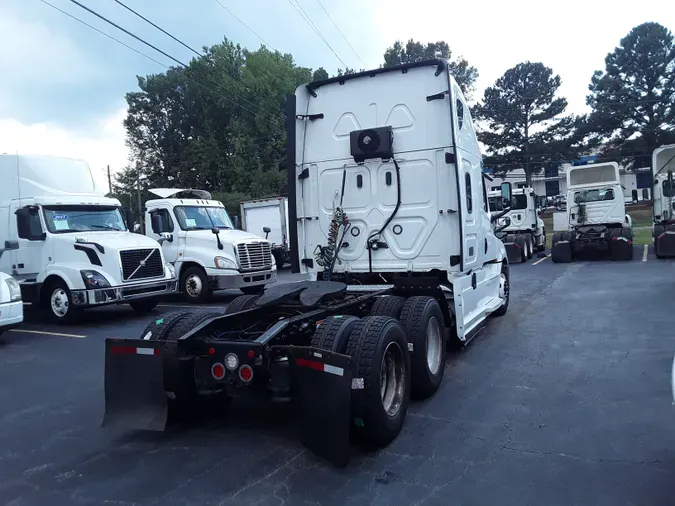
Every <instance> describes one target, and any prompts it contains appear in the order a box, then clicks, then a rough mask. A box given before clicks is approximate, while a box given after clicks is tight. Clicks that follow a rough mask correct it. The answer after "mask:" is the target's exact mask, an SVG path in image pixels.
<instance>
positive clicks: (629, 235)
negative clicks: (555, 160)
mask: <svg viewBox="0 0 675 506" xmlns="http://www.w3.org/2000/svg"><path fill="white" fill-rule="evenodd" d="M567 224H568V230H567V231H565V232H556V233H555V234H553V238H552V247H551V260H553V261H554V262H571V261H572V259H573V257H574V256H575V254H576V253H579V252H581V251H584V250H587V249H594V250H597V251H600V252H605V253H609V254H610V255H611V258H612V260H631V259H632V258H633V229H632V221H631V218H630V216H629V215H627V214H626V204H625V202H624V194H623V186H621V179H620V177H619V166H618V164H617V163H616V162H608V163H594V164H590V165H580V166H572V167H568V168H567Z"/></svg>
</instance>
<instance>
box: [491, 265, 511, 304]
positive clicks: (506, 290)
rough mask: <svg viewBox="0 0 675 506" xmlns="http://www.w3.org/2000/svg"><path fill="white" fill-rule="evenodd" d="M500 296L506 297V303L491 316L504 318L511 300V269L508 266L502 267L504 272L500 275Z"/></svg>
mask: <svg viewBox="0 0 675 506" xmlns="http://www.w3.org/2000/svg"><path fill="white" fill-rule="evenodd" d="M499 277H500V279H499V295H500V296H501V295H502V293H503V295H504V303H503V304H502V305H501V306H499V309H497V310H496V311H494V312H493V313H492V314H491V316H504V315H505V314H506V312H507V311H508V309H509V300H510V299H511V286H510V285H509V268H508V266H507V265H505V264H503V265H502V272H501V273H500V275H499Z"/></svg>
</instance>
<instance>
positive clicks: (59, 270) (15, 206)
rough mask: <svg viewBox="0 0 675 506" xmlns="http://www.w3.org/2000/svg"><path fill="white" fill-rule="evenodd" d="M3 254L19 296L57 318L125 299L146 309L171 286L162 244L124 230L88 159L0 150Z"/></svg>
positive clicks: (71, 319) (67, 320)
mask: <svg viewBox="0 0 675 506" xmlns="http://www.w3.org/2000/svg"><path fill="white" fill-rule="evenodd" d="M0 174H2V175H3V178H4V179H3V181H2V185H0V237H2V238H3V239H5V240H8V241H16V242H17V243H18V246H19V247H18V249H13V250H12V251H9V252H7V253H5V254H4V255H3V256H2V257H1V258H0V272H4V273H5V274H8V275H10V276H12V277H14V278H15V279H16V280H17V281H18V282H19V284H20V286H21V295H22V299H23V301H24V302H30V303H32V304H35V305H38V306H39V307H40V308H41V309H43V310H44V311H45V312H46V313H47V315H48V317H49V318H50V319H51V320H52V321H54V322H56V323H62V324H72V323H76V322H77V321H78V320H79V317H80V315H81V313H82V310H84V309H85V308H91V307H97V306H103V305H107V304H122V303H124V304H129V305H130V306H131V307H132V308H133V309H134V310H136V311H139V312H144V313H145V312H148V311H150V310H151V309H153V308H154V307H155V306H156V305H157V297H158V296H160V295H164V294H167V293H172V292H173V291H175V288H176V276H175V271H174V268H173V266H172V265H171V264H169V263H168V262H166V261H165V259H164V255H163V254H162V249H161V246H160V245H159V244H158V243H157V241H154V240H152V239H150V238H149V237H144V236H142V235H138V234H134V233H132V232H129V230H128V229H127V224H126V223H125V219H124V217H123V212H122V207H121V204H120V202H119V200H117V199H114V198H109V197H106V196H105V194H104V192H103V191H101V190H99V188H98V187H97V185H96V182H95V180H94V178H93V175H92V173H91V170H90V168H89V165H87V163H86V162H84V161H82V160H75V159H71V158H61V157H52V156H24V155H0Z"/></svg>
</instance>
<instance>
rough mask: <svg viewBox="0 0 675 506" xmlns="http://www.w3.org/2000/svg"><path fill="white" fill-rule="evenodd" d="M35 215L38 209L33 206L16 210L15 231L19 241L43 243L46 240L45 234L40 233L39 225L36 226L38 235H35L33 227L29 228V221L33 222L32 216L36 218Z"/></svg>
mask: <svg viewBox="0 0 675 506" xmlns="http://www.w3.org/2000/svg"><path fill="white" fill-rule="evenodd" d="M37 214H38V208H37V207H35V206H26V207H22V208H20V209H17V210H16V231H17V235H18V236H19V237H20V238H21V239H28V240H29V241H44V240H45V239H46V238H47V234H45V233H44V232H43V231H42V226H41V225H38V226H39V227H40V232H39V233H38V234H36V233H35V230H33V227H31V220H33V216H36V215H37ZM38 224H39V221H38Z"/></svg>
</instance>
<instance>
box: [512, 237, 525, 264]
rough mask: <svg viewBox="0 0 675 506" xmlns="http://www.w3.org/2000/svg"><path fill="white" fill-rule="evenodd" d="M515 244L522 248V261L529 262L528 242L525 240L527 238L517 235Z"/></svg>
mask: <svg viewBox="0 0 675 506" xmlns="http://www.w3.org/2000/svg"><path fill="white" fill-rule="evenodd" d="M514 242H515V243H516V244H517V245H518V247H519V248H520V261H521V262H527V241H526V240H525V236H524V235H523V234H518V235H516V239H515V241H514Z"/></svg>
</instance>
